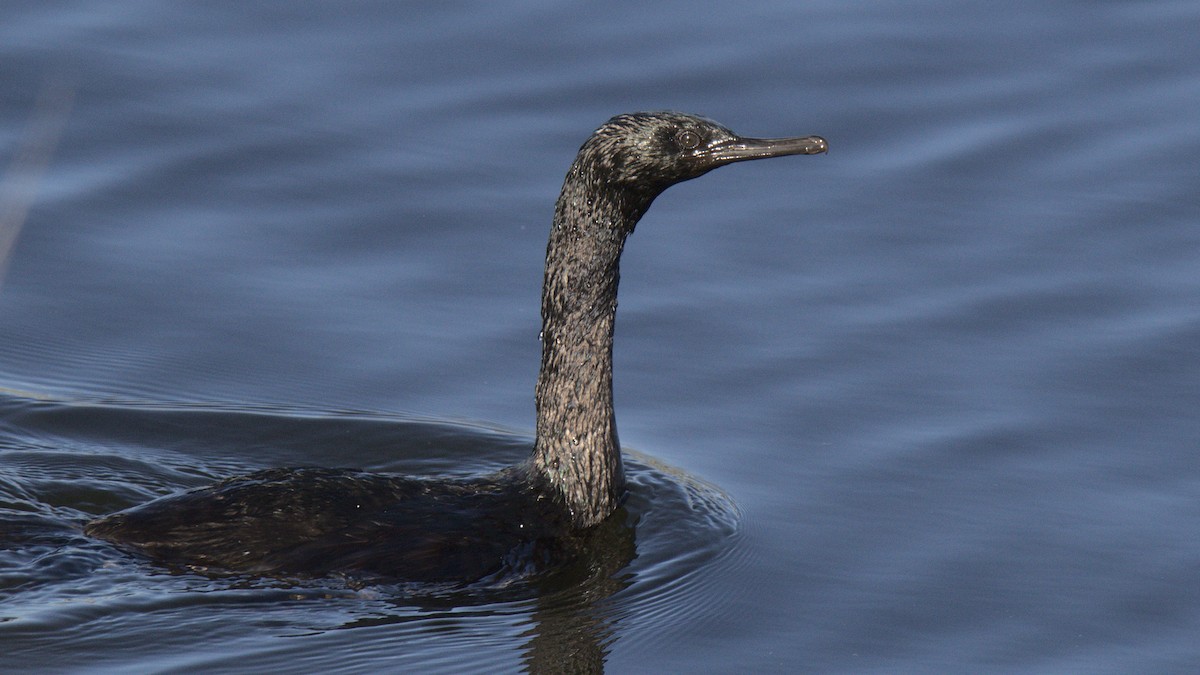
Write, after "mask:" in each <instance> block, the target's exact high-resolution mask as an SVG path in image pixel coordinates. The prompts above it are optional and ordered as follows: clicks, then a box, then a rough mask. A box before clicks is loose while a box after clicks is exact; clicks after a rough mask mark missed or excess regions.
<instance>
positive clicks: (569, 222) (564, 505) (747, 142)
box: [85, 112, 826, 581]
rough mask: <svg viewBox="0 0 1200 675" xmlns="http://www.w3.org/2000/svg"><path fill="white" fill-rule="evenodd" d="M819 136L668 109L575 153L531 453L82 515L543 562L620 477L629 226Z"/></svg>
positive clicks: (425, 575) (288, 552)
mask: <svg viewBox="0 0 1200 675" xmlns="http://www.w3.org/2000/svg"><path fill="white" fill-rule="evenodd" d="M825 151H826V143H825V141H824V139H821V138H819V137H816V136H811V137H804V138H786V139H751V138H741V137H738V136H737V135H736V134H734V133H733V132H732V131H730V130H729V129H726V128H725V127H723V126H721V125H719V124H716V123H715V122H712V121H710V120H706V119H703V118H700V117H695V116H692V115H684V114H681V113H673V112H656V113H634V114H628V115H618V116H616V117H614V118H612V119H610V120H609V121H608V122H606V123H605V124H604V125H603V126H601V127H600V128H599V129H597V130H596V131H595V133H593V134H592V135H591V137H590V138H588V140H587V141H586V142H585V143H584V144H583V147H581V148H580V150H579V154H578V155H577V156H576V157H575V161H574V163H573V164H572V165H571V169H570V171H569V172H568V173H567V177H566V180H565V181H564V182H563V187H562V193H561V194H560V196H559V198H558V203H557V205H556V207H555V211H554V224H553V227H552V228H551V231H550V242H549V245H548V246H547V250H546V276H545V283H544V285H543V289H542V366H541V372H540V374H539V376H538V382H537V390H536V400H537V440H536V441H535V444H534V449H533V454H532V456H531V457H530V459H529V461H527V462H525V463H523V464H521V465H518V466H515V467H511V468H509V469H506V470H504V471H501V472H499V473H497V474H494V475H490V476H486V477H482V478H478V479H472V480H431V479H416V478H406V477H399V476H389V475H380V474H367V473H362V472H355V471H347V470H336V469H269V470H266V471H259V472H257V473H253V474H250V475H247V476H241V477H237V478H230V479H227V480H224V481H222V482H220V483H217V484H216V485H213V486H210V487H206V488H201V489H198V490H193V491H191V492H186V493H183V494H180V495H175V496H170V497H164V498H162V499H158V500H155V501H152V502H149V503H147V504H144V505H142V506H138V507H134V508H132V509H129V510H126V511H122V512H120V513H116V514H113V515H110V516H107V517H104V518H100V519H98V520H94V521H92V522H90V523H88V524H87V526H86V527H85V531H86V532H87V533H88V534H91V535H94V536H97V537H101V538H104V539H108V540H110V541H113V542H115V543H117V544H119V545H122V546H125V547H127V548H132V549H134V550H137V551H140V552H141V553H143V554H145V555H148V556H150V557H152V558H155V559H158V560H161V561H163V562H168V563H174V564H182V565H188V566H193V567H204V568H208V569H214V570H219V571H230V572H246V573H254V574H296V575H323V574H328V573H331V572H362V573H369V574H375V575H381V576H386V577H390V578H394V579H401V580H411V581H474V580H479V579H484V578H489V577H495V576H503V575H506V574H510V573H511V574H523V573H525V572H527V571H529V570H531V569H541V568H543V567H544V566H545V565H548V564H552V563H554V562H556V561H559V560H561V559H563V558H564V557H567V556H569V555H570V551H571V548H572V546H574V545H575V538H576V536H577V535H578V534H579V533H580V532H583V531H585V530H587V528H590V527H592V526H594V525H596V524H598V523H600V522H601V521H602V520H604V519H605V518H606V517H608V516H609V515H610V514H612V512H613V511H614V510H615V509H616V508H617V506H618V505H619V503H620V501H621V499H622V497H623V495H624V491H625V481H624V474H623V470H622V466H621V454H620V445H619V442H618V440H617V427H616V420H615V418H614V416H613V405H612V338H613V319H614V316H615V313H616V308H617V283H618V279H619V272H618V264H619V262H620V257H621V250H622V248H623V247H624V244H625V239H626V237H628V236H629V234H630V233H631V232H633V228H634V226H635V225H636V224H637V222H638V220H639V219H640V218H641V217H642V214H644V213H645V212H646V209H647V208H649V207H650V204H651V202H653V201H654V198H655V197H657V196H658V195H659V194H660V193H661V192H662V191H663V190H665V189H667V188H668V187H670V186H671V185H674V184H675V183H679V182H681V181H685V180H689V179H691V178H695V177H697V176H701V175H703V174H705V173H707V172H708V171H711V170H712V169H715V168H717V167H718V166H723V165H725V164H729V163H732V162H737V161H743V160H749V159H759V158H764V157H778V156H782V155H795V154H816V153H822V152H825Z"/></svg>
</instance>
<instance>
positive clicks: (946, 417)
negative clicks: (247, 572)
mask: <svg viewBox="0 0 1200 675" xmlns="http://www.w3.org/2000/svg"><path fill="white" fill-rule="evenodd" d="M1198 29H1200V9H1198V8H1197V7H1196V6H1195V5H1194V3H1183V2H1168V1H1165V0H1156V1H1149V2H1141V3H1100V4H1097V3H1081V2H1077V3H1070V2H1068V3H1032V2H1019V3H1017V4H1015V5H1014V4H1012V3H1009V4H1006V5H978V4H972V5H962V4H959V3H944V2H918V3H896V4H892V3H854V4H850V5H847V4H845V3H819V2H817V3H804V4H802V5H801V4H797V3H791V2H757V3H756V2H749V3H740V4H739V5H738V6H737V7H736V8H734V7H732V6H730V7H728V8H711V7H708V8H704V9H703V10H702V11H701V10H698V9H697V8H696V6H695V5H693V4H685V3H679V2H670V3H657V4H654V5H644V4H633V3H617V4H613V3H609V4H606V5H603V6H601V5H588V4H583V3H544V2H543V3H538V2H529V3H508V4H507V5H506V6H503V7H501V6H499V5H493V4H486V3H457V4H453V5H451V4H441V5H437V6H435V7H433V8H420V7H416V6H407V5H405V6H401V5H391V4H385V3H379V4H370V5H368V4H364V5H355V6H353V7H350V8H347V7H345V6H342V5H332V4H323V3H306V4H298V3H291V4H288V5H286V6H283V5H276V4H268V3H242V4H240V5H238V6H237V7H236V8H234V7H232V6H231V7H230V8H229V9H180V8H176V7H167V6H164V5H161V4H160V3H129V2H124V3H108V2H101V3H94V2H93V3H87V4H86V5H80V4H75V3H65V2H41V3H9V5H6V10H5V21H4V22H3V25H2V26H0V64H2V65H0V72H2V73H3V77H4V81H5V87H4V90H3V93H0V159H2V160H4V161H9V160H11V158H12V157H13V156H14V155H15V153H16V152H17V148H18V147H19V145H20V143H21V139H22V137H23V134H25V130H26V129H27V126H28V122H29V120H30V117H31V115H32V114H33V111H34V107H35V101H36V100H37V97H38V92H39V91H41V90H43V88H44V87H45V86H46V83H47V82H64V83H66V85H64V86H66V87H68V88H70V89H71V90H72V91H73V92H74V103H73V106H72V107H71V108H70V111H69V113H68V115H69V116H68V118H67V125H66V127H65V130H64V132H63V134H62V137H61V140H60V142H59V144H58V146H57V149H56V150H55V152H54V155H53V158H52V160H51V162H50V164H49V165H48V168H47V170H46V172H45V174H44V176H43V178H42V180H41V182H40V185H39V187H38V191H37V193H36V199H35V200H34V202H33V204H32V207H31V209H30V211H29V213H28V217H27V219H26V220H25V223H24V228H23V230H22V231H21V234H20V239H19V242H18V243H17V245H16V247H15V248H14V249H13V251H12V253H11V255H10V257H9V260H8V269H7V274H6V276H5V279H4V286H3V288H2V289H0V387H3V392H2V395H0V540H2V541H3V542H4V545H3V547H0V619H2V620H0V647H2V648H0V670H5V671H9V670H17V669H20V670H46V671H87V670H119V671H121V672H131V671H141V672H147V671H149V672H153V671H163V670H178V669H183V668H188V669H191V670H206V669H207V670H240V671H245V670H254V671H271V672H276V671H279V670H291V671H326V670H332V669H339V670H343V671H347V672H374V671H379V670H381V669H390V670H397V669H400V670H405V669H407V670H416V669H420V670H426V671H427V670H507V671H512V670H521V669H530V670H554V669H555V667H556V666H561V665H563V664H567V665H570V666H573V667H580V668H587V667H593V668H594V667H595V666H597V665H598V664H600V663H603V664H604V665H605V666H606V668H607V670H608V671H610V672H664V671H667V672H671V671H674V672H687V671H707V672H795V671H796V670H806V671H819V672H831V671H850V672H853V671H887V672H894V671H896V670H901V669H902V670H910V671H922V670H924V671H929V670H933V671H947V670H950V671H955V670H957V671H962V670H979V669H985V670H1020V671H1040V672H1068V671H1076V672H1079V671H1083V672H1131V671H1139V672H1148V671H1155V672H1172V671H1174V672H1190V671H1193V670H1194V669H1195V667H1196V665H1197V664H1200V648H1197V647H1196V646H1195V641H1194V636H1195V634H1196V633H1197V630H1198V629H1200V594H1198V593H1197V591H1196V590H1195V589H1196V588H1197V587H1200V586H1198V584H1197V582H1198V581H1200V578H1198V576H1200V572H1198V570H1200V566H1198V564H1197V563H1198V561H1200V539H1198V538H1197V537H1195V535H1194V532H1195V523H1196V522H1197V519H1198V518H1200V463H1198V462H1197V461H1196V459H1195V453H1196V451H1197V450H1200V421H1197V416H1196V414H1195V410H1196V409H1197V404H1198V403H1200V384H1198V383H1200V275H1198V274H1197V270H1198V269H1200V227H1198V225H1200V197H1197V194H1200V190H1198V188H1200V182H1198V172H1197V168H1196V160H1195V158H1196V157H1197V155H1198V154H1200V124H1198V123H1197V116H1196V111H1197V110H1200V47H1198V46H1197V45H1196V40H1195V38H1194V36H1195V35H1196V34H1197V32H1198ZM656 108H675V109H680V110H685V111H691V112H699V113H703V114H707V115H710V116H711V117H713V118H714V119H717V120H718V121H721V122H723V123H725V124H727V125H729V126H730V127H732V128H734V129H735V130H738V131H741V132H743V133H746V134H750V135H760V136H772V135H786V134H810V133H816V134H821V135H823V136H825V137H826V138H828V139H829V141H830V146H831V152H830V154H829V155H828V156H822V157H798V158H788V159H779V160H772V161H769V162H761V163H750V164H745V165H739V166H734V167H730V168H727V169H722V170H720V171H717V172H714V173H713V174H710V175H708V176H705V177H703V178H701V179H699V180H697V181H694V182H691V183H687V184H683V185H680V186H677V187H675V188H672V189H671V190H670V191H668V192H667V193H666V194H664V195H663V196H662V197H661V198H659V199H658V200H657V202H656V203H655V206H654V207H653V208H652V209H651V211H650V213H649V214H648V215H647V217H646V218H645V219H644V220H643V222H642V223H641V224H640V225H639V227H638V231H637V232H636V233H635V235H634V236H633V238H632V239H631V240H630V242H629V246H628V250H627V252H626V255H625V258H624V260H623V266H622V272H623V275H622V289H621V290H622V295H621V310H620V312H619V316H618V322H617V344H616V371H617V372H616V378H615V386H616V399H617V407H618V419H619V424H620V430H621V439H622V441H623V442H624V443H625V445H626V446H627V447H628V448H630V450H631V453H632V454H631V455H630V457H631V474H632V475H633V476H634V479H635V490H634V497H633V498H632V499H631V503H630V504H629V506H628V508H627V512H626V513H625V514H624V517H625V518H626V520H625V521H623V522H627V523H630V524H631V527H632V540H633V541H632V544H633V546H634V551H633V552H632V553H630V552H629V551H628V550H625V552H624V553H622V552H621V551H622V550H623V549H622V547H623V546H625V547H627V546H628V544H629V543H630V542H629V539H628V536H625V538H624V539H622V537H621V536H618V537H617V538H616V540H615V543H614V545H613V547H612V549H613V550H614V555H613V557H612V558H605V559H603V560H600V561H599V562H598V563H597V564H596V566H595V568H594V569H589V570H583V571H582V572H580V574H579V575H578V576H577V577H573V578H571V579H568V580H567V582H566V583H563V584H560V585H559V586H558V587H555V588H548V589H545V590H544V591H540V592H532V591H530V589H525V590H524V591H522V592H520V593H516V594H514V595H513V596H512V597H482V598H462V597H456V596H453V595H451V596H450V597H447V598H440V599H439V598H437V597H433V598H430V597H424V596H421V595H420V594H416V595H414V594H411V593H407V592H405V589H397V588H355V587H352V586H351V585H347V584H344V583H338V582H337V581H336V580H330V581H326V582H306V583H299V582H293V583H289V582H286V581H263V580H229V579H211V578H208V577H204V576H200V575H194V574H191V575H189V574H173V573H171V572H169V571H167V570H162V569H159V568H156V567H154V566H153V565H149V564H146V563H144V562H142V561H138V560H136V559H133V558H131V557H129V556H126V555H124V554H122V553H120V552H118V551H115V550H113V549H111V548H110V547H107V546H106V545H104V544H103V543H100V542H95V541H91V540H88V539H86V538H84V537H82V536H81V535H80V534H79V533H78V531H77V529H76V528H77V524H78V523H79V522H80V521H81V520H82V519H83V518H84V517H86V516H87V515H90V514H95V513H102V512H107V511H110V510H113V509H115V508H120V507H122V506H124V505H127V504H132V503H137V502H139V501H141V500H144V499H146V498H149V497H152V496H155V495H158V494H164V493H169V492H172V491H175V490H179V489H183V488H185V487H190V486H193V485H200V484H204V483H206V482H208V481H210V480H212V479H215V478H218V477H222V476H227V475H233V474H236V473H239V472H243V471H249V470H252V469H255V468H258V467H263V466H278V465H297V464H315V465H326V466H359V467H365V468H368V469H373V470H381V471H385V470H386V471H405V472H414V473H463V472H471V471H475V470H482V469H486V468H489V467H492V466H497V465H499V464H502V463H504V462H506V461H512V460H514V459H516V458H518V457H520V456H521V455H522V454H523V452H524V450H523V448H524V447H526V445H527V443H528V439H529V434H530V433H531V429H532V420H533V396H532V392H533V382H534V378H535V376H536V369H537V359H538V355H539V346H538V342H537V331H538V328H539V322H538V316H537V308H538V294H539V284H540V282H541V265H542V256H543V255H544V250H545V248H544V247H545V237H546V233H547V228H548V225H549V218H550V212H551V206H552V203H553V200H554V198H555V196H556V195H557V190H558V187H559V185H560V183H561V180H562V174H563V172H564V171H565V169H566V167H567V166H568V164H569V163H570V160H571V158H572V157H573V155H574V152H575V150H576V149H577V148H578V146H579V144H580V143H581V142H582V141H583V139H584V137H585V136H586V134H587V133H588V132H589V131H590V130H591V129H593V128H594V127H595V126H597V125H598V124H599V123H600V122H602V121H604V119H606V118H607V117H609V116H610V115H612V114H614V113H617V112H624V111H629V110H637V109H656ZM623 536H624V535H623ZM622 542H624V543H622Z"/></svg>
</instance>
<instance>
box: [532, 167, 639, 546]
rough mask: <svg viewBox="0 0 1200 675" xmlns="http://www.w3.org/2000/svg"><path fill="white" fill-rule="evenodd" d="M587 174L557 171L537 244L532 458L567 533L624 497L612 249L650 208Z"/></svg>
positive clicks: (617, 250) (616, 253) (615, 255)
mask: <svg viewBox="0 0 1200 675" xmlns="http://www.w3.org/2000/svg"><path fill="white" fill-rule="evenodd" d="M592 176H593V172H592V171H588V170H587V168H586V166H580V162H579V161H577V162H576V165H575V166H574V167H572V169H571V171H570V172H569V173H568V174H567V179H566V182H565V183H564V184H563V190H562V194H561V195H560V196H559V199H558V203H557V205H556V206H555V211H554V225H553V227H552V228H551V231H550V243H549V244H548V246H547V248H546V278H545V283H544V284H543V286H542V336H541V337H542V367H541V372H540V373H539V375H538V382H537V391H536V402H537V440H536V442H535V445H534V452H533V460H532V461H533V465H534V467H535V468H536V469H538V470H539V471H540V472H541V473H542V475H543V476H545V478H546V479H547V480H548V481H549V483H550V485H551V486H552V487H553V488H554V489H555V491H556V492H558V493H559V495H560V496H561V497H562V499H563V500H564V502H565V504H566V506H567V508H568V509H569V510H570V513H571V518H572V521H573V523H574V525H575V526H577V527H590V526H592V525H595V524H597V523H599V522H600V521H602V520H603V519H604V518H606V517H607V516H608V515H609V514H610V513H612V512H613V511H614V510H615V509H616V508H617V505H618V504H619V502H620V499H621V497H622V495H623V494H624V491H625V476H624V471H623V468H622V466H621V450H620V443H619V441H618V440H617V423H616V418H615V417H614V415H613V390H612V363H613V361H612V346H613V321H614V319H615V316H616V311H617V283H618V280H619V278H620V271H619V264H620V259H621V250H622V248H623V247H624V245H625V238H626V237H627V236H628V235H629V234H630V233H631V232H632V231H633V227H634V225H636V224H637V221H638V219H639V218H640V217H641V215H642V214H643V213H644V212H645V210H646V208H647V207H649V205H650V204H649V201H648V200H645V199H638V198H636V196H635V195H631V194H630V193H628V192H627V191H623V190H614V189H613V188H611V187H607V186H606V185H605V183H604V181H603V180H592V179H591V177H592Z"/></svg>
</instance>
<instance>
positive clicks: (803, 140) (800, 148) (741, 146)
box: [708, 136, 829, 164]
mask: <svg viewBox="0 0 1200 675" xmlns="http://www.w3.org/2000/svg"><path fill="white" fill-rule="evenodd" d="M828 151H829V143H827V142H826V141H825V139H824V138H821V137H820V136H801V137H797V138H741V137H738V138H733V139H730V140H728V141H722V142H720V143H717V144H716V145H713V146H712V147H711V148H710V149H709V153H708V156H709V157H710V158H711V159H712V160H713V161H714V162H717V163H718V164H729V163H732V162H742V161H745V160H747V159H765V158H767V157H783V156H784V155H819V154H821V153H823V152H828Z"/></svg>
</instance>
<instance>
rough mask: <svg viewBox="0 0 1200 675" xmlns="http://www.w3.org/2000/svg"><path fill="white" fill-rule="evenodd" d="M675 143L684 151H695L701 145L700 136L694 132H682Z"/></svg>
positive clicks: (676, 137)
mask: <svg viewBox="0 0 1200 675" xmlns="http://www.w3.org/2000/svg"><path fill="white" fill-rule="evenodd" d="M675 142H676V143H678V144H679V147H681V148H683V149H684V150H694V149H696V146H697V145H700V134H698V133H696V132H694V131H681V132H679V133H678V134H677V135H676V136H675Z"/></svg>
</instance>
